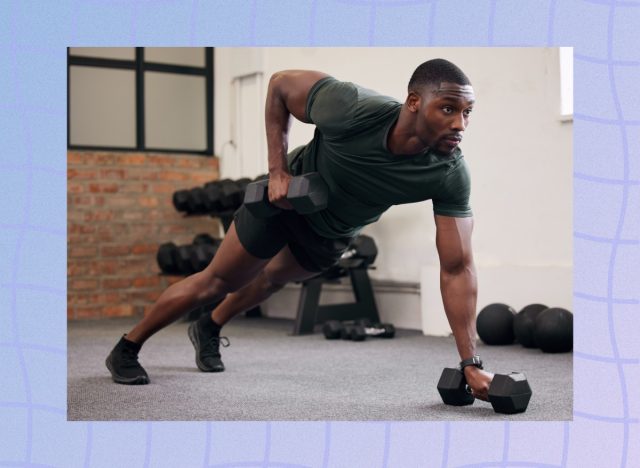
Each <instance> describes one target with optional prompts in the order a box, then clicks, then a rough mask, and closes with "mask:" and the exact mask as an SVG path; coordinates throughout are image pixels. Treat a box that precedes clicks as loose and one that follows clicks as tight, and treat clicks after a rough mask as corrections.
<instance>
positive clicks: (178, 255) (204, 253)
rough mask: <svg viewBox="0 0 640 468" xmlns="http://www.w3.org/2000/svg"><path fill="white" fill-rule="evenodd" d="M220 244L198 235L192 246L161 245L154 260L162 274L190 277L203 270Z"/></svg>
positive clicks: (219, 241)
mask: <svg viewBox="0 0 640 468" xmlns="http://www.w3.org/2000/svg"><path fill="white" fill-rule="evenodd" d="M220 243H221V240H220V239H214V238H213V237H211V236H210V235H209V234H206V233H205V234H198V235H197V236H196V237H195V238H194V240H193V244H187V245H181V246H177V245H176V244H174V243H173V242H168V243H166V244H162V245H161V246H160V248H159V249H158V253H157V255H156V259H157V261H158V266H159V267H160V270H162V272H163V273H167V274H173V275H180V274H182V275H190V274H192V273H196V272H198V271H202V270H204V269H205V268H206V267H207V265H209V263H210V262H211V260H212V259H213V257H214V256H215V254H216V252H217V250H218V247H219V245H220Z"/></svg>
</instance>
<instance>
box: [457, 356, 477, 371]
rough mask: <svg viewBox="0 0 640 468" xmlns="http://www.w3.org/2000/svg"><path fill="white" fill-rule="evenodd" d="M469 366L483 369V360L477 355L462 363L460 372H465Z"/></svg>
mask: <svg viewBox="0 0 640 468" xmlns="http://www.w3.org/2000/svg"><path fill="white" fill-rule="evenodd" d="M467 366H475V367H477V368H478V369H483V367H482V359H480V356H478V355H475V356H473V357H472V358H469V359H465V360H463V361H460V370H461V371H464V368H465V367H467Z"/></svg>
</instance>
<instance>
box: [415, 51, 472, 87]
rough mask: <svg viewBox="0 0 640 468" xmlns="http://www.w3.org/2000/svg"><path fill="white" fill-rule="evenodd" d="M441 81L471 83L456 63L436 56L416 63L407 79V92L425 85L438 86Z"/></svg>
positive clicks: (462, 84) (461, 83)
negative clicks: (418, 63)
mask: <svg viewBox="0 0 640 468" xmlns="http://www.w3.org/2000/svg"><path fill="white" fill-rule="evenodd" d="M443 81H446V82H449V83H455V84H459V85H461V86H464V85H469V84H471V81H469V78H468V77H467V75H465V74H464V72H463V71H462V70H460V68H459V67H458V66H457V65H455V64H453V63H451V62H449V61H448V60H445V59H441V58H437V59H433V60H427V61H426V62H424V63H422V64H420V65H418V68H416V69H415V71H414V72H413V75H411V79H410V80H409V92H412V91H419V90H420V89H421V88H423V87H424V86H427V85H436V86H438V85H439V84H440V83H442V82H443Z"/></svg>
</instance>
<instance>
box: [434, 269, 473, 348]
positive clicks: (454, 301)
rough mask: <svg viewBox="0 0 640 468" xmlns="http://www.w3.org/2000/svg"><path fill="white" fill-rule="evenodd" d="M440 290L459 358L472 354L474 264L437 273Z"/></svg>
mask: <svg viewBox="0 0 640 468" xmlns="http://www.w3.org/2000/svg"><path fill="white" fill-rule="evenodd" d="M440 291H441V293H442V302H443V304H444V310H445V312H446V314H447V320H449V325H450V326H451V330H452V331H453V336H454V338H455V340H456V346H457V348H458V353H459V354H460V359H461V360H462V359H467V358H470V357H472V356H473V355H475V351H476V299H477V295H478V283H477V278H476V269H475V266H474V265H473V263H471V264H469V265H466V266H464V267H461V268H459V269H456V270H455V271H446V270H444V269H441V270H440Z"/></svg>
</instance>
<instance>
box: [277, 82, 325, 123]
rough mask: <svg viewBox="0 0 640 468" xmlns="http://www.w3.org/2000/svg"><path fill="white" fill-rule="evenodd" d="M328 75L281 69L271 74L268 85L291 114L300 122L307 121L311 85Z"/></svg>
mask: <svg viewBox="0 0 640 468" xmlns="http://www.w3.org/2000/svg"><path fill="white" fill-rule="evenodd" d="M328 76H329V75H327V74H326V73H322V72H319V71H313V70H283V71H279V72H276V73H274V74H273V75H272V76H271V81H270V84H269V86H270V87H273V89H274V91H275V92H277V93H278V94H279V95H280V96H281V97H282V99H283V101H284V104H285V106H286V108H287V110H288V111H289V113H290V114H291V115H293V116H294V117H295V118H296V119H298V120H300V121H301V122H307V123H308V122H309V119H308V118H307V115H306V106H307V98H308V96H309V92H310V91H311V88H313V85H315V84H316V83H317V82H318V81H320V80H321V79H322V78H326V77H328Z"/></svg>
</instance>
